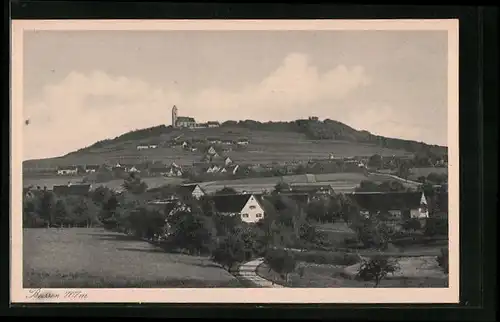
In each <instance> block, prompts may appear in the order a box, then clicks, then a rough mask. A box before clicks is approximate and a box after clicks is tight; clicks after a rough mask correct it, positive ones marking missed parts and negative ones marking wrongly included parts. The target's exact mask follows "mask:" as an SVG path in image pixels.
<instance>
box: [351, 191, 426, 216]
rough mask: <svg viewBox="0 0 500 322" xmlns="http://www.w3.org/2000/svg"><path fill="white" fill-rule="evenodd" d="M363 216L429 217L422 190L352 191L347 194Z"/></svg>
mask: <svg viewBox="0 0 500 322" xmlns="http://www.w3.org/2000/svg"><path fill="white" fill-rule="evenodd" d="M347 196H348V198H350V199H351V200H353V201H354V202H356V204H358V205H359V207H361V209H362V213H363V214H364V215H365V216H369V215H380V214H382V213H385V214H388V215H389V216H388V220H389V221H403V220H406V219H409V218H416V219H420V220H424V222H425V219H426V218H429V211H428V207H427V198H426V197H425V194H424V193H423V192H353V193H351V194H348V195H347Z"/></svg>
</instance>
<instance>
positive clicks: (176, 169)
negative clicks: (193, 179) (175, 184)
mask: <svg viewBox="0 0 500 322" xmlns="http://www.w3.org/2000/svg"><path fill="white" fill-rule="evenodd" d="M166 175H167V176H169V177H182V168H181V167H180V166H178V165H177V164H176V163H175V162H172V164H171V165H170V167H169V168H168V172H167V174H166Z"/></svg>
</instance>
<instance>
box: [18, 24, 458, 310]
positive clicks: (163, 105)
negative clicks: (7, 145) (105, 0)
mask: <svg viewBox="0 0 500 322" xmlns="http://www.w3.org/2000/svg"><path fill="white" fill-rule="evenodd" d="M12 30H13V31H12V44H13V45H12V77H13V81H12V91H13V92H12V93H13V94H12V100H13V105H12V110H11V111H12V112H11V115H12V120H11V122H12V138H11V140H12V142H13V143H12V152H11V157H12V179H11V180H12V193H11V195H12V205H13V206H12V209H13V211H12V213H11V222H12V226H11V237H12V271H11V274H12V275H11V278H12V283H11V287H12V289H11V295H12V297H13V301H19V302H67V301H82V302H99V301H102V302H107V301H110V300H111V301H116V302H129V301H141V302H147V301H152V302H213V301H216V302H217V301H221V302H259V301H264V302H273V301H275V302H308V301H315V302H342V301H344V302H363V301H365V302H372V303H374V302H395V303H397V302H398V301H402V302H412V301H414V302H426V301H429V300H430V299H432V301H430V302H440V301H443V302H447V303H453V302H457V301H458V289H459V285H458V282H459V272H458V266H459V250H458V242H459V241H458V237H459V228H458V209H459V207H458V191H459V186H458V185H459V179H458V161H459V158H458V21H457V20H402V21H398V20H394V21H390V20H384V21H363V20H352V21H342V20H331V21H327V20H324V21H317V20H310V21H308V20H302V21H286V20H284V21H276V20H267V21H237V20H234V21H232V20H227V21H217V20H212V21H207V20H199V21H194V20H191V21H189V20H185V21H156V22H154V21H120V22H117V21H85V20H82V21H70V20H68V21H62V20H61V21H43V20H40V21H30V20H26V21H13V25H12ZM239 288H245V289H248V290H246V291H245V292H241V291H240V290H238V289H239ZM129 289H130V290H129ZM131 289H134V290H133V291H132V290H131ZM267 289H280V290H267ZM188 290H189V292H186V291H188ZM253 292H255V293H253ZM252 294H254V295H252ZM197 297H199V299H197Z"/></svg>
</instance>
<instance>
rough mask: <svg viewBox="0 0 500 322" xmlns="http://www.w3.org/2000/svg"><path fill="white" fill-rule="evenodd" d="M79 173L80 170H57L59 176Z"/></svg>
mask: <svg viewBox="0 0 500 322" xmlns="http://www.w3.org/2000/svg"><path fill="white" fill-rule="evenodd" d="M77 173H78V168H76V167H74V168H60V169H57V174H58V175H74V174H77Z"/></svg>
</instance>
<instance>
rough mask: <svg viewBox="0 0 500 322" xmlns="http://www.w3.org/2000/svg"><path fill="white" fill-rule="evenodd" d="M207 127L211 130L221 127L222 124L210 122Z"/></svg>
mask: <svg viewBox="0 0 500 322" xmlns="http://www.w3.org/2000/svg"><path fill="white" fill-rule="evenodd" d="M207 126H208V127H210V128H213V127H219V126H220V123H219V122H217V121H209V122H207Z"/></svg>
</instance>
